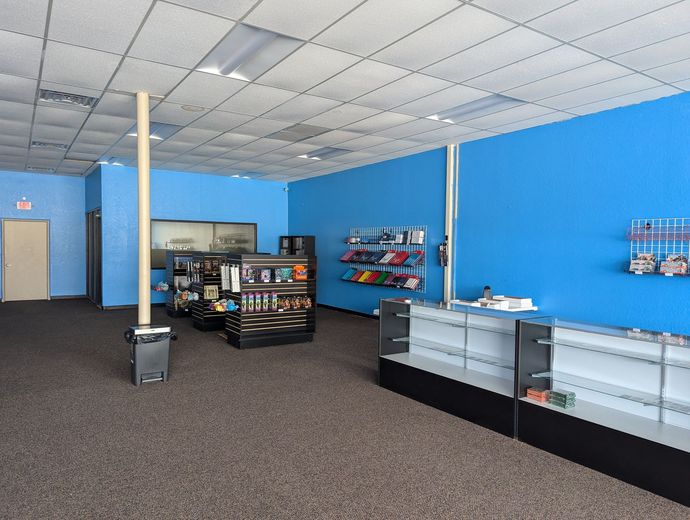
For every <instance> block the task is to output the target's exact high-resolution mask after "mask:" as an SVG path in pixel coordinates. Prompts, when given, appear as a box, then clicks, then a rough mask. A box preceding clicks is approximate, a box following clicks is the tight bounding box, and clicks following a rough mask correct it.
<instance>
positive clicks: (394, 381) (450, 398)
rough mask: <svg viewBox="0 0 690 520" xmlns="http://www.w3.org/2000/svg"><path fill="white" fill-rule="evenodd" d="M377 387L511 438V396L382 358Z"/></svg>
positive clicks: (513, 404)
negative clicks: (379, 386)
mask: <svg viewBox="0 0 690 520" xmlns="http://www.w3.org/2000/svg"><path fill="white" fill-rule="evenodd" d="M379 385H381V386H382V387H384V388H387V389H388V390H392V391H393V392H397V393H399V394H402V395H404V396H406V397H410V398H411V399H414V400H415V401H419V402H421V403H424V404H427V405H429V406H433V407H434V408H437V409H439V410H443V411H444V412H447V413H450V414H452V415H455V416H457V417H460V418H462V419H466V420H468V421H470V422H473V423H476V424H479V425H480V426H484V427H485V428H489V429H490V430H494V431H496V432H498V433H502V434H503V435H507V436H509V437H513V435H514V420H513V419H514V415H513V414H514V412H515V403H514V401H513V398H512V397H507V396H504V395H501V394H497V393H495V392H491V391H489V390H484V389H482V388H478V387H476V386H471V385H467V384H465V383H461V382H460V381H456V380H454V379H449V378H447V377H443V376H439V375H437V374H434V373H432V372H427V371H425V370H420V369H418V368H414V367H411V366H409V365H405V364H403V363H398V362H396V361H392V360H390V359H386V358H381V357H380V358H379Z"/></svg>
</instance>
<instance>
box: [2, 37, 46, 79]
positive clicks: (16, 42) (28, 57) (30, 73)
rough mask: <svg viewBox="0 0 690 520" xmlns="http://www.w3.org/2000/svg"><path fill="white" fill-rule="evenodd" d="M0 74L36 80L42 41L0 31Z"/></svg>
mask: <svg viewBox="0 0 690 520" xmlns="http://www.w3.org/2000/svg"><path fill="white" fill-rule="evenodd" d="M0 49H2V52H0V72H2V73H4V74H16V75H18V76H26V77H30V78H38V68H39V66H40V64H41V53H42V52H43V40H42V39H41V38H34V37H33V36H25V35H23V34H17V33H12V32H8V31H0Z"/></svg>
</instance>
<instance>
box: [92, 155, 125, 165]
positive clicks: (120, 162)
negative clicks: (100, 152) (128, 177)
mask: <svg viewBox="0 0 690 520" xmlns="http://www.w3.org/2000/svg"><path fill="white" fill-rule="evenodd" d="M123 162H124V160H123V159H120V158H119V157H110V158H108V159H102V160H100V161H97V162H96V164H109V165H110V166H124V164H123Z"/></svg>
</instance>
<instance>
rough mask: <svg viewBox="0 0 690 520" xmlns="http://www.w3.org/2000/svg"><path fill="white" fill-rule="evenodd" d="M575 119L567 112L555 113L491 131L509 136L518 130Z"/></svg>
mask: <svg viewBox="0 0 690 520" xmlns="http://www.w3.org/2000/svg"><path fill="white" fill-rule="evenodd" d="M573 117H574V116H573V115H572V114H569V113H567V112H559V111H554V112H551V113H550V114H546V115H543V116H538V117H532V118H530V119H524V120H522V121H518V122H516V123H510V124H507V125H501V126H496V127H494V128H491V131H493V132H498V133H500V134H507V133H510V132H516V131H518V130H524V129H525V128H532V127H535V126H541V125H546V124H549V123H556V122H559V121H566V120H568V119H572V118H573Z"/></svg>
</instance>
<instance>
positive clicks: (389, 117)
mask: <svg viewBox="0 0 690 520" xmlns="http://www.w3.org/2000/svg"><path fill="white" fill-rule="evenodd" d="M415 119H417V118H416V117H414V116H408V115H406V114H397V113H395V112H381V113H380V114H376V115H375V116H371V117H368V118H366V119H362V120H361V121H357V122H356V123H352V124H351V125H347V126H345V127H343V128H342V129H343V130H348V131H350V132H361V133H363V134H367V133H374V132H380V131H382V130H385V129H386V128H391V127H392V126H397V125H401V124H403V123H409V122H410V121H414V120H415Z"/></svg>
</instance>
